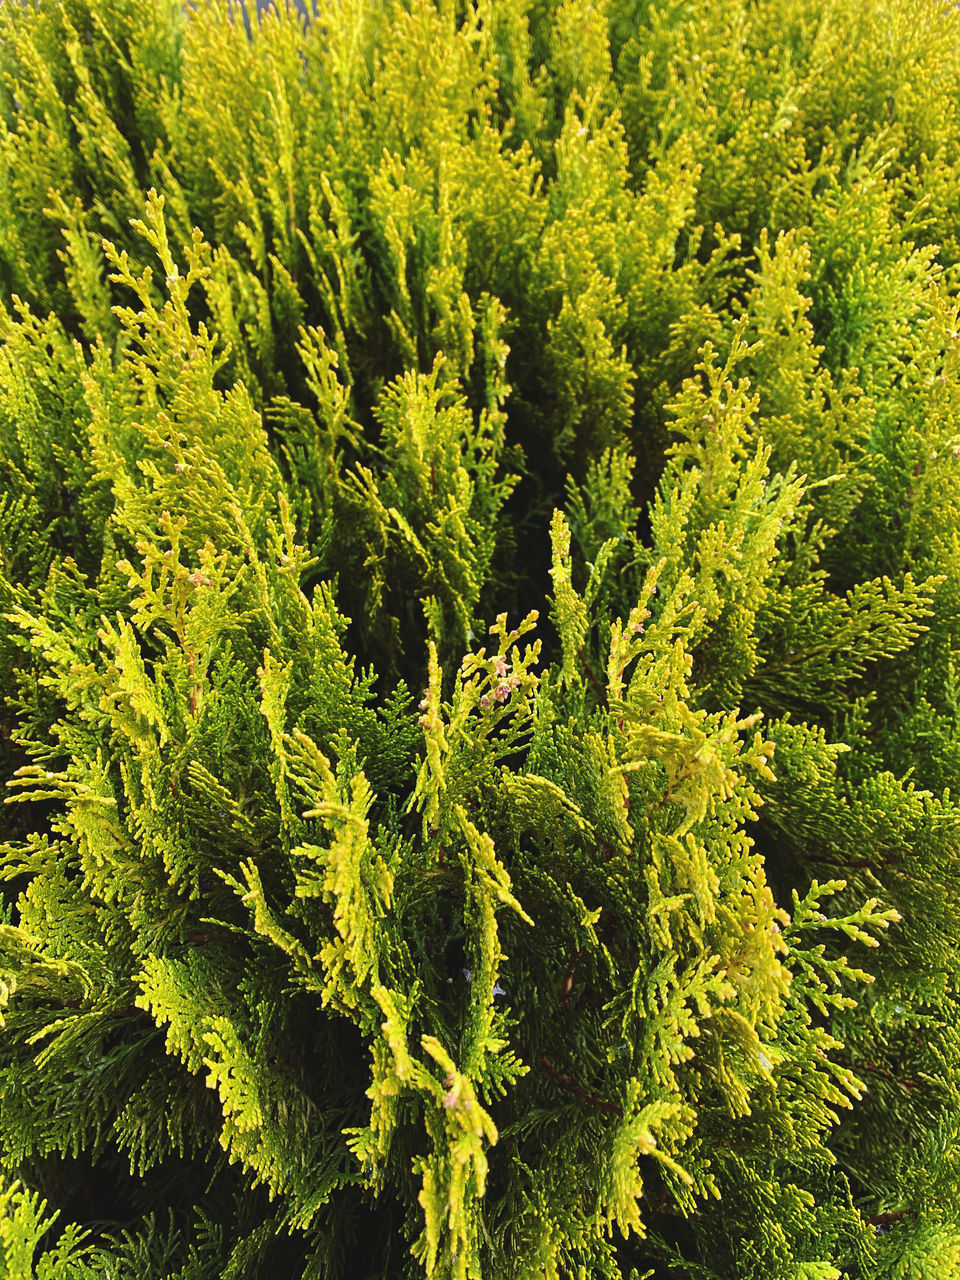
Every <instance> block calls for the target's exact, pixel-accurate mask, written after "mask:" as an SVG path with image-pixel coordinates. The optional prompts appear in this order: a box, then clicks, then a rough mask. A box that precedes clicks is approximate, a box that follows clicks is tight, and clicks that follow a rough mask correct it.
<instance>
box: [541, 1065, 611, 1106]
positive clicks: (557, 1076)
mask: <svg viewBox="0 0 960 1280" xmlns="http://www.w3.org/2000/svg"><path fill="white" fill-rule="evenodd" d="M540 1061H541V1063H542V1064H543V1068H544V1070H545V1071H546V1073H547V1075H549V1077H550V1079H551V1080H554V1081H556V1083H557V1084H558V1085H559V1086H560V1088H561V1089H566V1091H567V1093H572V1094H573V1096H574V1097H575V1098H580V1099H581V1100H582V1101H583V1102H586V1103H588V1104H589V1105H590V1106H591V1107H596V1108H597V1110H598V1111H606V1112H608V1113H609V1114H610V1115H612V1116H621V1117H622V1116H623V1110H622V1109H621V1108H620V1107H618V1106H617V1104H616V1103H615V1102H605V1101H604V1099H603V1098H596V1097H594V1095H593V1094H592V1093H588V1092H587V1090H586V1089H582V1088H581V1087H580V1085H578V1084H574V1083H573V1081H572V1080H571V1079H570V1077H569V1076H565V1075H564V1074H563V1072H562V1071H558V1070H557V1068H556V1067H555V1066H554V1065H553V1063H552V1062H551V1061H550V1059H549V1058H541V1059H540Z"/></svg>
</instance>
